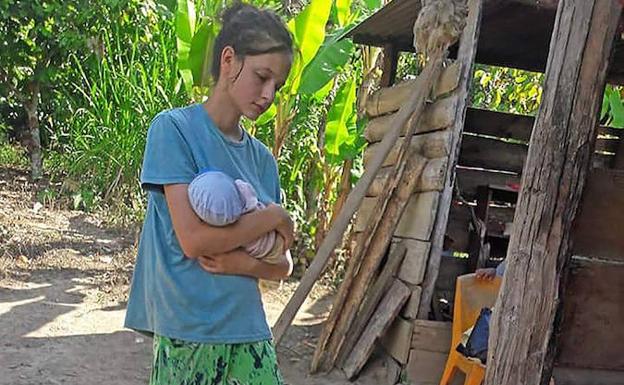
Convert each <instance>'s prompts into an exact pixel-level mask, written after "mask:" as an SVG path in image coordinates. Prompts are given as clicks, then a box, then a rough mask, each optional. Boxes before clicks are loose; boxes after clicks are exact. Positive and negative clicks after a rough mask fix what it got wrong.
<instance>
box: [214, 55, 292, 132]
mask: <svg viewBox="0 0 624 385" xmlns="http://www.w3.org/2000/svg"><path fill="white" fill-rule="evenodd" d="M228 48H229V47H226V49H225V50H224V55H222V60H223V59H228V58H227V57H224V56H226V52H225V51H227V50H228ZM227 61H228V60H226V62H227ZM291 63H292V57H291V55H289V54H287V53H267V54H262V55H254V56H246V57H245V58H244V59H239V58H237V57H236V56H235V55H233V52H232V57H231V58H229V62H227V63H223V62H222V68H223V69H224V70H225V71H224V72H226V73H225V74H224V75H225V76H226V78H227V79H228V93H229V95H230V98H231V99H232V101H233V102H234V104H235V105H236V107H237V109H238V110H239V112H240V113H241V114H242V115H244V116H245V117H247V118H249V119H251V120H255V119H257V118H258V117H259V116H260V115H262V113H263V112H265V111H266V110H267V109H268V108H269V107H270V106H271V103H273V100H274V99H275V93H276V92H277V91H278V90H279V89H280V88H281V87H282V86H283V85H284V83H285V82H286V78H287V77H288V73H289V71H290V66H291ZM224 64H225V66H223V65H224Z"/></svg>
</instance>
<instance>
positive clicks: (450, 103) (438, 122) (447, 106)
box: [364, 97, 457, 143]
mask: <svg viewBox="0 0 624 385" xmlns="http://www.w3.org/2000/svg"><path fill="white" fill-rule="evenodd" d="M456 108H457V98H456V97H448V98H444V99H442V100H438V101H436V102H435V103H433V104H428V105H427V107H426V108H425V111H424V115H423V119H422V120H421V121H419V122H408V124H406V125H405V126H404V127H403V129H402V131H401V136H405V133H406V132H407V130H408V129H409V128H410V125H411V124H415V125H416V127H415V128H414V133H415V134H423V133H426V132H431V131H437V130H441V129H444V128H447V127H449V126H450V125H451V124H453V119H454V118H455V109H456ZM393 116H394V114H388V115H382V116H379V117H376V118H374V119H371V120H369V122H368V124H367V126H366V128H365V129H364V138H366V140H367V141H368V142H369V143H375V142H379V141H380V140H381V139H383V137H384V135H385V134H386V133H387V132H388V129H389V128H390V122H391V121H392V118H393Z"/></svg>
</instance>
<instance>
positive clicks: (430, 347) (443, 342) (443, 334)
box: [411, 320, 452, 354]
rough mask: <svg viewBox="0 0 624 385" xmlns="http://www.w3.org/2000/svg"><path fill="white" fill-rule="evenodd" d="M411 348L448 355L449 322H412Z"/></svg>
mask: <svg viewBox="0 0 624 385" xmlns="http://www.w3.org/2000/svg"><path fill="white" fill-rule="evenodd" d="M413 323H414V332H413V334H412V340H411V344H412V348H413V349H417V350H424V351H428V352H438V353H446V354H448V352H449V349H450V348H451V336H452V334H451V333H452V332H451V327H452V323H451V322H440V321H427V320H414V321H413Z"/></svg>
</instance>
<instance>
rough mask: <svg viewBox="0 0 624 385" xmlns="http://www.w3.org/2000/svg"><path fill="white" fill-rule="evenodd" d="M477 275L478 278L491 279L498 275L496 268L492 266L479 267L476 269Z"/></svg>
mask: <svg viewBox="0 0 624 385" xmlns="http://www.w3.org/2000/svg"><path fill="white" fill-rule="evenodd" d="M475 276H476V277H477V279H481V280H484V281H491V280H493V279H494V277H496V269H494V268H492V267H488V268H485V269H477V271H475Z"/></svg>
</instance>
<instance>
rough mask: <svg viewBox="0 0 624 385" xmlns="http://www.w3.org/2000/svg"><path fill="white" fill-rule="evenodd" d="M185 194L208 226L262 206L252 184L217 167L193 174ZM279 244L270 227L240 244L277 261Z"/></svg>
mask: <svg viewBox="0 0 624 385" xmlns="http://www.w3.org/2000/svg"><path fill="white" fill-rule="evenodd" d="M188 196H189V200H190V202H191V206H192V207H193V210H194V211H195V213H196V214H197V216H198V217H200V218H201V219H202V220H203V221H204V222H206V223H208V224H209V225H211V226H218V227H222V226H227V225H229V224H232V223H234V222H236V221H237V220H238V219H239V218H240V217H241V216H242V215H244V214H247V213H250V212H252V211H254V210H258V209H262V208H264V207H265V205H264V204H263V203H262V202H260V201H259V200H258V197H257V195H256V191H255V190H254V188H253V186H251V185H250V184H249V183H247V182H245V181H242V180H240V179H236V180H235V179H233V178H231V177H230V176H228V175H226V174H224V173H223V172H220V171H212V170H210V171H205V172H203V173H201V174H199V175H198V176H197V177H195V179H193V181H192V182H191V184H190V185H189V188H188ZM283 245H284V243H283V240H282V237H280V236H278V235H277V233H276V232H275V231H271V232H269V233H267V234H265V235H264V236H262V237H260V238H258V239H256V240H255V241H252V242H250V243H249V244H247V245H244V246H243V248H244V249H245V250H246V251H247V252H248V253H249V255H251V256H252V257H254V258H258V259H262V260H263V261H264V262H268V263H277V262H278V261H280V260H281V258H282V255H283V250H282V248H283Z"/></svg>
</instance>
